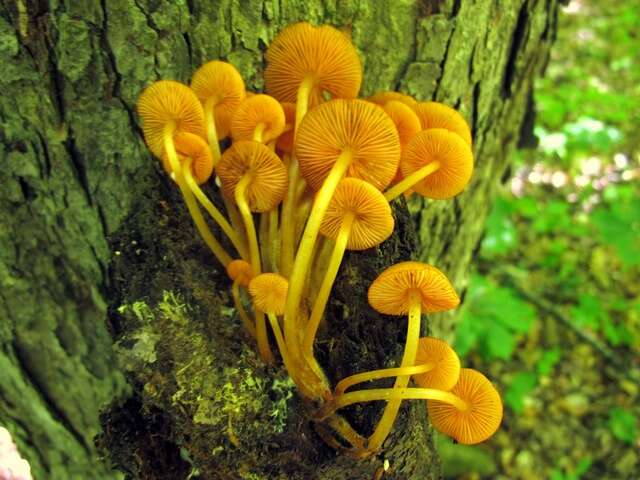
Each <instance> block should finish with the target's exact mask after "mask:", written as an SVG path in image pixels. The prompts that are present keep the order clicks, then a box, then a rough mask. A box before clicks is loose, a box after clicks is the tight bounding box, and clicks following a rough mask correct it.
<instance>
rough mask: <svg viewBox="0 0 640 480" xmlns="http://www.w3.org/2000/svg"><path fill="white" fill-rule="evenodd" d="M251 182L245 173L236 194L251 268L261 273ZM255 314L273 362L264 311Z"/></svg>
mask: <svg viewBox="0 0 640 480" xmlns="http://www.w3.org/2000/svg"><path fill="white" fill-rule="evenodd" d="M249 183H251V175H248V174H247V175H244V176H243V177H242V178H241V179H240V181H239V182H238V184H237V185H236V188H235V191H234V196H235V200H236V204H237V205H238V209H239V210H240V215H242V220H243V222H244V227H245V230H246V231H247V237H248V241H249V257H250V258H251V268H252V269H253V274H254V275H260V272H261V267H260V249H259V248H258V239H257V238H256V228H255V225H254V224H253V217H252V216H251V210H249V205H248V203H247V199H246V198H245V192H246V190H247V187H248V185H249ZM255 316H256V339H257V341H258V350H259V352H260V356H261V357H262V359H263V360H264V361H265V362H266V363H273V353H271V348H270V347H269V338H268V337H267V326H266V323H265V320H264V313H263V312H262V311H260V310H258V309H255Z"/></svg>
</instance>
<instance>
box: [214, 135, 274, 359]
mask: <svg viewBox="0 0 640 480" xmlns="http://www.w3.org/2000/svg"><path fill="white" fill-rule="evenodd" d="M217 170H218V176H219V177H220V181H221V182H222V190H223V191H224V192H225V194H226V195H228V196H230V197H231V196H233V197H234V198H235V200H236V203H237V205H238V209H239V210H240V214H241V216H242V220H243V222H244V226H245V229H246V231H247V238H248V242H249V257H250V259H251V267H252V269H253V273H254V275H259V274H260V273H261V271H262V267H261V262H260V249H259V248H258V239H257V235H256V229H255V225H254V223H253V217H252V215H251V212H266V211H269V210H271V209H274V208H276V207H277V205H278V203H280V201H281V200H282V197H284V194H285V193H286V191H287V170H286V169H285V168H284V165H283V164H282V162H281V161H280V159H279V158H278V156H277V155H276V154H275V153H273V152H272V151H271V150H270V149H269V148H268V147H267V146H265V145H263V144H261V143H258V142H253V141H240V142H236V143H234V144H233V145H231V147H230V148H229V149H227V150H226V151H225V152H224V154H223V155H222V158H221V159H220V163H219V164H218V169H217ZM256 334H257V340H258V349H259V350H260V354H261V356H262V358H263V359H264V360H265V361H267V362H270V361H272V360H273V355H272V354H271V350H270V348H269V342H268V339H267V333H266V326H265V323H264V315H263V314H262V312H261V311H260V310H257V311H256Z"/></svg>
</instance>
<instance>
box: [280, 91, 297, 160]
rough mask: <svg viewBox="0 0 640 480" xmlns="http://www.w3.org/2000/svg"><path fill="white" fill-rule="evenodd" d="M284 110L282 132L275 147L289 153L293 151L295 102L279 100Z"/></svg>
mask: <svg viewBox="0 0 640 480" xmlns="http://www.w3.org/2000/svg"><path fill="white" fill-rule="evenodd" d="M280 105H282V110H283V111H284V119H285V125H284V128H285V130H284V132H282V134H280V136H279V137H278V142H277V143H276V148H277V149H278V150H280V151H281V152H285V153H291V152H292V151H293V137H294V128H295V124H296V104H295V103H291V102H281V103H280Z"/></svg>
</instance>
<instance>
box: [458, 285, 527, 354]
mask: <svg viewBox="0 0 640 480" xmlns="http://www.w3.org/2000/svg"><path fill="white" fill-rule="evenodd" d="M534 318H535V314H534V310H533V308H532V307H531V306H530V305H528V304H527V303H526V302H524V301H522V300H521V299H520V298H519V297H518V296H517V294H515V293H514V292H513V290H511V289H510V288H506V287H500V286H498V285H497V284H496V283H495V282H493V281H492V280H490V279H487V278H483V277H481V276H479V275H474V276H472V278H471V282H470V285H469V294H468V296H467V298H466V299H465V303H464V305H463V307H462V311H461V318H460V323H459V326H458V331H457V336H456V344H455V347H456V351H457V352H458V354H459V355H461V356H464V355H466V354H467V353H468V352H469V351H470V350H472V349H476V348H477V349H478V350H479V351H480V353H481V355H482V356H483V357H484V358H485V359H486V360H492V359H502V360H508V359H509V358H511V355H512V354H513V350H514V348H515V346H516V344H517V341H518V339H519V338H520V337H521V336H522V335H523V334H525V333H527V332H528V331H529V328H530V327H531V325H532V324H533V321H534Z"/></svg>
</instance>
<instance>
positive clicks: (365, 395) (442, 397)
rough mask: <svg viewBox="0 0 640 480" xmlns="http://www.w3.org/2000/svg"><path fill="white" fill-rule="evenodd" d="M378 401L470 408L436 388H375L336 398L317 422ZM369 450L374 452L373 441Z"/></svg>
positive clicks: (323, 411) (323, 409) (449, 393)
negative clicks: (358, 404) (352, 406)
mask: <svg viewBox="0 0 640 480" xmlns="http://www.w3.org/2000/svg"><path fill="white" fill-rule="evenodd" d="M376 400H386V401H388V402H389V404H391V403H393V402H401V401H402V400H438V401H440V402H444V403H448V404H450V405H453V406H454V407H455V408H457V409H458V410H461V411H465V410H467V409H468V408H469V405H468V404H467V403H466V402H465V401H464V400H462V399H461V398H460V397H458V396H457V395H455V394H453V393H451V392H445V391H443V390H436V389H434V388H406V387H401V388H374V389H371V390H358V391H357V392H349V393H345V394H342V395H340V396H339V397H336V398H335V399H334V400H332V401H331V402H328V403H327V404H325V405H324V406H323V407H322V408H321V409H320V410H319V411H318V414H317V418H316V420H324V419H325V418H327V417H328V416H329V415H331V414H332V413H334V412H335V411H336V410H339V409H341V408H344V407H347V406H349V405H353V404H354V403H360V402H372V401H376ZM368 449H369V450H372V445H371V440H370V441H369V446H368Z"/></svg>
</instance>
